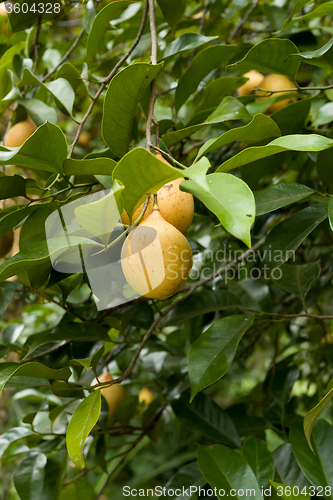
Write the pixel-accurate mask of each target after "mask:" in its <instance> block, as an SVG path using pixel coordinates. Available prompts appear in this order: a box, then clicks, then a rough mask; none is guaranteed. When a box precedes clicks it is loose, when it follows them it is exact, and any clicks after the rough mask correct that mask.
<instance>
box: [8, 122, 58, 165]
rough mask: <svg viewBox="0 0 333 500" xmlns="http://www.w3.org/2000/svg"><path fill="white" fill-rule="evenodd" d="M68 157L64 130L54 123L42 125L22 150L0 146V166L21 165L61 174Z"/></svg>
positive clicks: (23, 145)
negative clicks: (63, 163)
mask: <svg viewBox="0 0 333 500" xmlns="http://www.w3.org/2000/svg"><path fill="white" fill-rule="evenodd" d="M66 156H67V142H66V139H65V136H64V133H63V132H62V130H61V129H60V128H59V127H57V126H56V125H54V124H53V123H49V122H47V123H45V124H44V125H41V126H40V127H39V128H38V129H37V130H36V131H35V132H34V133H33V134H32V135H31V136H30V137H29V139H27V140H26V141H25V142H24V143H23V144H22V146H21V147H20V148H11V149H9V148H4V147H1V146H0V165H12V164H16V165H21V166H23V167H29V168H31V169H33V170H34V169H37V170H43V171H46V172H59V173H61V165H62V162H63V161H64V159H65V158H66Z"/></svg>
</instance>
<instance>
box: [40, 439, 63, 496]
mask: <svg viewBox="0 0 333 500" xmlns="http://www.w3.org/2000/svg"><path fill="white" fill-rule="evenodd" d="M67 462H68V458H67V453H66V450H64V449H63V448H62V449H61V450H60V451H58V452H53V453H50V454H49V456H48V459H47V463H46V467H45V474H44V486H43V491H42V493H41V495H40V497H39V500H59V496H60V492H61V490H62V488H63V485H62V482H63V480H64V476H65V473H66V469H67Z"/></svg>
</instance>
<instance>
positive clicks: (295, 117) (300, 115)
mask: <svg viewBox="0 0 333 500" xmlns="http://www.w3.org/2000/svg"><path fill="white" fill-rule="evenodd" d="M313 99H314V96H311V97H309V98H307V99H301V100H299V101H296V102H291V103H290V104H288V106H285V107H284V108H282V109H280V110H279V111H275V113H273V115H272V119H273V120H274V121H275V122H276V123H277V125H278V127H279V129H280V130H281V133H282V135H290V134H297V133H299V132H301V131H302V128H303V126H304V124H305V122H306V120H307V118H308V115H309V112H310V108H311V102H312V100H313ZM267 101H268V99H267ZM264 102H265V101H261V103H264ZM256 104H257V103H256ZM267 109H268V108H267Z"/></svg>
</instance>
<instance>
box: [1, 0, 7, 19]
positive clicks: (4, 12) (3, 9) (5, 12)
mask: <svg viewBox="0 0 333 500" xmlns="http://www.w3.org/2000/svg"><path fill="white" fill-rule="evenodd" d="M0 16H7V11H6V6H5V2H1V3H0Z"/></svg>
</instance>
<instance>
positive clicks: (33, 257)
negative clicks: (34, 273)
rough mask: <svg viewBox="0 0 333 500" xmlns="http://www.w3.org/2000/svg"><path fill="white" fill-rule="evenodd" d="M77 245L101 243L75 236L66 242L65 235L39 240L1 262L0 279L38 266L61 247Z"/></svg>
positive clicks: (92, 245) (45, 262) (89, 245)
mask: <svg viewBox="0 0 333 500" xmlns="http://www.w3.org/2000/svg"><path fill="white" fill-rule="evenodd" d="M78 245H81V246H84V245H87V246H88V247H94V246H96V247H98V246H100V245H101V244H99V243H96V241H94V240H90V239H88V238H80V237H77V236H71V238H70V242H68V240H67V238H66V237H65V236H64V237H61V238H54V239H52V240H48V242H46V241H40V242H38V243H35V244H34V245H31V246H30V247H28V248H24V249H23V250H22V251H21V252H19V253H17V254H15V255H14V256H13V257H11V258H10V259H8V260H7V261H6V262H4V263H3V264H1V265H0V281H4V280H6V279H8V278H10V277H11V276H15V275H16V274H20V273H22V272H24V271H29V270H30V269H35V268H39V267H41V266H42V265H44V264H47V263H48V262H50V256H51V255H53V254H55V253H58V252H59V251H61V250H62V249H63V250H67V249H68V248H70V247H74V248H76V247H77V246H78Z"/></svg>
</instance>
